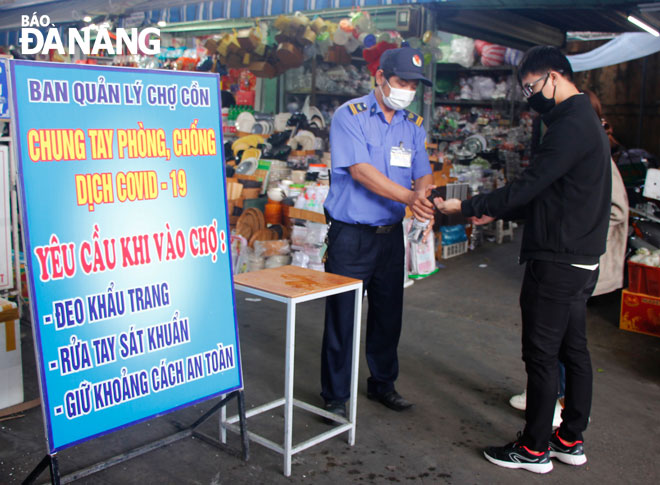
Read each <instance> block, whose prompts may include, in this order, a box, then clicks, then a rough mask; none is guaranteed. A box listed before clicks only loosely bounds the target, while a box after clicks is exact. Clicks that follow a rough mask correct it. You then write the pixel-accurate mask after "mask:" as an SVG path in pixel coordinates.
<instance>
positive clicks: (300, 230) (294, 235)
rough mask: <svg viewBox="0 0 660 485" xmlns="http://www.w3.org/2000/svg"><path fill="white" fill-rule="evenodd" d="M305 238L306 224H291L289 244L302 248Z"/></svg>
mask: <svg viewBox="0 0 660 485" xmlns="http://www.w3.org/2000/svg"><path fill="white" fill-rule="evenodd" d="M306 240H307V226H299V225H295V226H293V229H291V246H293V247H295V248H298V249H300V248H302V247H303V246H304V245H305V241H306Z"/></svg>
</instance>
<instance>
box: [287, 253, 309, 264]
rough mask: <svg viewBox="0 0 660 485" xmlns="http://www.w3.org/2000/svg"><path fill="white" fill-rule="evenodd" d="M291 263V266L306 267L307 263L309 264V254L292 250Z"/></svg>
mask: <svg viewBox="0 0 660 485" xmlns="http://www.w3.org/2000/svg"><path fill="white" fill-rule="evenodd" d="M291 264H292V265H293V266H300V267H301V268H307V265H308V264H309V256H308V255H307V254H305V253H304V252H303V251H294V253H293V257H292V258H291Z"/></svg>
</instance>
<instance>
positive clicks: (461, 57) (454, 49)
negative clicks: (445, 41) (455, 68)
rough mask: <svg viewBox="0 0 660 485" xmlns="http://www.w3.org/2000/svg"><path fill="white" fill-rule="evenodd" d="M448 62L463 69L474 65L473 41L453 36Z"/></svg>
mask: <svg viewBox="0 0 660 485" xmlns="http://www.w3.org/2000/svg"><path fill="white" fill-rule="evenodd" d="M448 62H454V63H456V64H460V65H461V66H463V67H472V65H473V64H474V40H472V39H470V38H469V37H463V36H460V35H455V36H454V37H453V39H452V41H451V54H449V58H448Z"/></svg>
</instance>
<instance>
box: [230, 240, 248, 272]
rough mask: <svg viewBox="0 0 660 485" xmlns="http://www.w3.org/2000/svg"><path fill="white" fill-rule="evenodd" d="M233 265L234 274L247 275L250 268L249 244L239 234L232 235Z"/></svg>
mask: <svg viewBox="0 0 660 485" xmlns="http://www.w3.org/2000/svg"><path fill="white" fill-rule="evenodd" d="M230 241H231V264H232V268H233V270H234V274H239V273H245V272H246V271H247V267H248V242H247V239H245V238H244V237H243V236H241V235H239V234H232V235H231V238H230Z"/></svg>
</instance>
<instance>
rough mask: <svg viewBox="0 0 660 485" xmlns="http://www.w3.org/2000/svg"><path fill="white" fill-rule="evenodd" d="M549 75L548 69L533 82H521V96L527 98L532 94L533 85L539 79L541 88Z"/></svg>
mask: <svg viewBox="0 0 660 485" xmlns="http://www.w3.org/2000/svg"><path fill="white" fill-rule="evenodd" d="M549 77H550V71H548V72H547V73H546V74H545V75H543V76H541V77H540V78H538V79H537V80H536V81H534V82H531V83H527V84H523V85H522V93H523V96H525V97H526V98H529V97H530V96H531V95H532V94H534V85H535V84H537V83H539V82H541V81H543V86H541V89H543V88H544V87H545V83H547V82H548V78H549Z"/></svg>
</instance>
